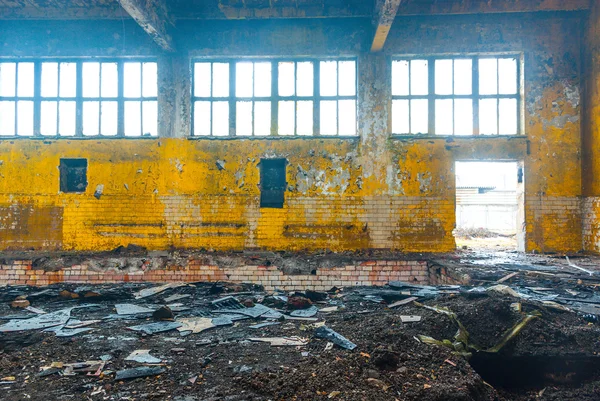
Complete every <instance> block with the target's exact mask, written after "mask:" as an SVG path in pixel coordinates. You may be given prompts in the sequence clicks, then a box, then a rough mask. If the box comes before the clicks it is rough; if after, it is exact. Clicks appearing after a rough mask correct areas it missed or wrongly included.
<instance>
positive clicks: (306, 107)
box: [296, 100, 313, 135]
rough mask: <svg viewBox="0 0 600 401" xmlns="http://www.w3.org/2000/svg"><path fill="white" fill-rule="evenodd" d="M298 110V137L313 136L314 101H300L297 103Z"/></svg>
mask: <svg viewBox="0 0 600 401" xmlns="http://www.w3.org/2000/svg"><path fill="white" fill-rule="evenodd" d="M296 107H297V108H298V109H297V110H298V118H297V119H296V121H297V123H296V124H297V127H296V133H297V134H298V135H312V134H313V102H312V101H306V100H304V101H300V102H297V103H296Z"/></svg>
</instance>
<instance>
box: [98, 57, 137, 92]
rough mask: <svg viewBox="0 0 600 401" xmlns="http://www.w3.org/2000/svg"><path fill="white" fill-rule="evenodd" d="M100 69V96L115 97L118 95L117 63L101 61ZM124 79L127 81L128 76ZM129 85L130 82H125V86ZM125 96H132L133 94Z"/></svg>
mask: <svg viewBox="0 0 600 401" xmlns="http://www.w3.org/2000/svg"><path fill="white" fill-rule="evenodd" d="M127 64H131V63H127ZM136 64H137V63H136ZM134 65H135V64H134ZM132 68H133V67H132ZM101 71H102V73H101V78H100V95H101V96H102V97H117V96H118V95H119V74H118V72H117V63H102V66H101ZM124 79H125V82H127V79H128V78H124ZM131 79H133V78H131ZM131 86H132V85H131V84H126V87H129V88H130V89H131ZM134 86H135V85H134ZM125 96H128V97H134V96H133V94H129V95H125Z"/></svg>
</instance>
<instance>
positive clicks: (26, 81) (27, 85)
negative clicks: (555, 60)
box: [0, 63, 34, 97]
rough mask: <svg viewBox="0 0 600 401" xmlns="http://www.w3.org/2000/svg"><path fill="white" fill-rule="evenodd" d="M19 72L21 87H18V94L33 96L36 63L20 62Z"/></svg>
mask: <svg viewBox="0 0 600 401" xmlns="http://www.w3.org/2000/svg"><path fill="white" fill-rule="evenodd" d="M0 68H1V67H0ZM18 72H19V87H18V88H17V96H22V97H33V81H34V64H33V63H19V67H18Z"/></svg>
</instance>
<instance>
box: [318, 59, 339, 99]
mask: <svg viewBox="0 0 600 401" xmlns="http://www.w3.org/2000/svg"><path fill="white" fill-rule="evenodd" d="M320 68H321V76H320V80H321V81H320V82H321V89H320V94H321V96H336V95H337V81H338V76H337V61H321V65H320Z"/></svg>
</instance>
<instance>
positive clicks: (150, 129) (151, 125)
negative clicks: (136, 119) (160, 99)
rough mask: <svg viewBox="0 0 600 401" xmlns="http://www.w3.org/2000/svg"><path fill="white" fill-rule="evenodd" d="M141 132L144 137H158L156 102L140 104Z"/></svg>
mask: <svg viewBox="0 0 600 401" xmlns="http://www.w3.org/2000/svg"><path fill="white" fill-rule="evenodd" d="M142 118H143V120H142V124H143V126H142V132H143V134H144V136H157V135H158V104H157V102H156V101H151V102H144V103H142Z"/></svg>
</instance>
